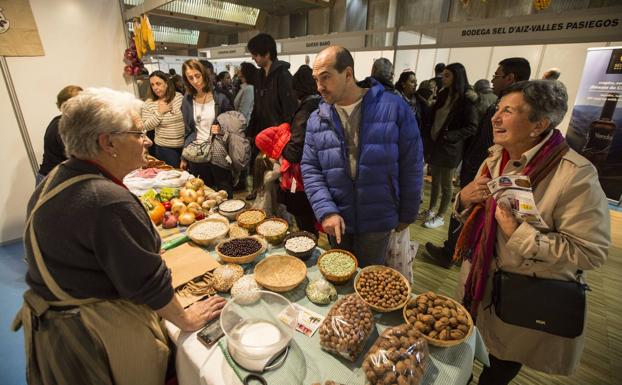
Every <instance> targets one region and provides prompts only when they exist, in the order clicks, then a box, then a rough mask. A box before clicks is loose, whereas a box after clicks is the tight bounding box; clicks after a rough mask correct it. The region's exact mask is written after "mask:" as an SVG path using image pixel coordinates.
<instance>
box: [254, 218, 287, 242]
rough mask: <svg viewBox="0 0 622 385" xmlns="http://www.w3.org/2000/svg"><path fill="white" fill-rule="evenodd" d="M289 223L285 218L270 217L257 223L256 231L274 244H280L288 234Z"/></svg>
mask: <svg viewBox="0 0 622 385" xmlns="http://www.w3.org/2000/svg"><path fill="white" fill-rule="evenodd" d="M288 228H289V223H287V221H286V220H285V219H281V218H277V217H270V218H267V219H264V220H263V221H262V222H261V223H259V224H258V225H257V228H256V230H255V231H256V232H257V234H259V235H261V236H262V237H264V238H266V240H267V241H268V242H270V243H271V244H273V245H279V244H281V242H283V238H285V235H286V234H287V229H288Z"/></svg>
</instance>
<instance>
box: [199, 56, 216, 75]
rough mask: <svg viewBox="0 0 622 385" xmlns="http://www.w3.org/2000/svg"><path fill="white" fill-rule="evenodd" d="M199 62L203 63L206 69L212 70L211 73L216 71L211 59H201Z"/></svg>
mask: <svg viewBox="0 0 622 385" xmlns="http://www.w3.org/2000/svg"><path fill="white" fill-rule="evenodd" d="M199 63H201V64H203V67H205V69H206V70H208V71H210V73H212V74H213V73H214V65H213V64H212V63H210V62H209V60H205V59H199Z"/></svg>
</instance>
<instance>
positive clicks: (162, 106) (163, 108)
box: [158, 99, 171, 115]
mask: <svg viewBox="0 0 622 385" xmlns="http://www.w3.org/2000/svg"><path fill="white" fill-rule="evenodd" d="M170 111H171V105H170V104H168V103H167V102H165V101H164V100H162V99H160V100H159V101H158V112H159V113H160V115H164V114H165V113H167V112H170Z"/></svg>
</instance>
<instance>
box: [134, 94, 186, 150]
mask: <svg viewBox="0 0 622 385" xmlns="http://www.w3.org/2000/svg"><path fill="white" fill-rule="evenodd" d="M182 100H183V96H182V95H181V94H180V93H178V92H177V93H175V97H174V98H173V101H172V102H171V111H169V112H165V113H164V114H160V113H159V112H158V101H157V100H156V101H153V100H151V99H148V100H147V101H146V102H145V104H144V106H143V111H142V120H143V124H144V125H145V130H147V131H151V130H154V129H155V144H157V145H158V146H162V147H170V148H180V147H183V145H184V120H183V116H182V114H181V101H182Z"/></svg>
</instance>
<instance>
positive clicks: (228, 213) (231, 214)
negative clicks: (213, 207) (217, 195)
mask: <svg viewBox="0 0 622 385" xmlns="http://www.w3.org/2000/svg"><path fill="white" fill-rule="evenodd" d="M227 201H240V202H242V203H244V206H242V208H240V209H239V210H235V211H225V210H222V209H221V208H220V206H221V205H222V204H223V203H225V202H227ZM244 209H246V202H244V201H243V200H241V199H228V200H226V201H223V202H222V203H221V204H220V205H218V213H219V214H220V215H222V216H224V217H226V218H227V219H228V220H230V221H235V217H237V216H238V214H239V213H241V212H242V211H243V210H244Z"/></svg>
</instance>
